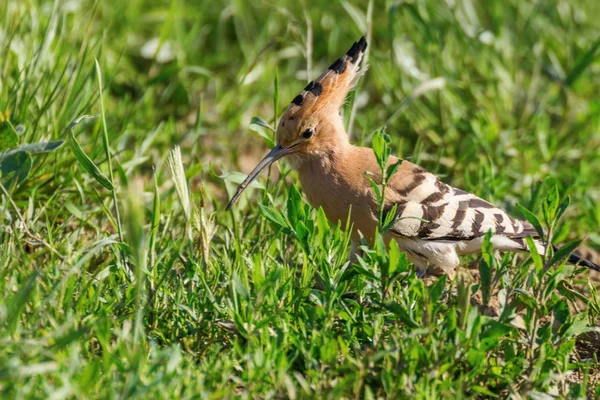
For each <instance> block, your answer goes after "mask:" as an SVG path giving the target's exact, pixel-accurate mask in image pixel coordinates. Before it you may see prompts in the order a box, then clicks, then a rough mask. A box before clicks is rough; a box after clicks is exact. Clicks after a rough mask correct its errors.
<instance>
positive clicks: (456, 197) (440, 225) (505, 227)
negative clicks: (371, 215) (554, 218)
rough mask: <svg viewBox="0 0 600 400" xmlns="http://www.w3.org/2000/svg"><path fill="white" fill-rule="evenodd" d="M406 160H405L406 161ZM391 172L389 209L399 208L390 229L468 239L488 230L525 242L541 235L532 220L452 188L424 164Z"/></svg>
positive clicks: (429, 236)
mask: <svg viewBox="0 0 600 400" xmlns="http://www.w3.org/2000/svg"><path fill="white" fill-rule="evenodd" d="M404 163H407V162H406V161H405V162H403V164H404ZM407 169H410V170H411V173H401V174H398V176H397V177H396V176H395V175H394V176H392V179H391V181H390V182H389V186H388V188H387V189H386V190H388V193H389V196H386V210H385V211H388V212H389V211H390V210H391V209H392V208H393V207H394V205H396V206H397V208H396V223H395V224H394V225H393V227H392V228H391V233H392V234H394V235H397V236H403V237H409V238H418V239H423V240H443V241H467V240H472V239H476V238H479V237H481V236H484V235H485V234H486V233H487V232H488V231H489V230H491V231H492V232H494V233H496V234H501V235H503V236H506V237H508V238H510V239H514V240H515V241H518V242H519V243H520V244H521V245H524V242H523V240H522V239H523V238H525V237H526V236H529V235H531V236H533V237H538V236H539V235H538V233H537V232H536V230H535V229H534V228H533V226H532V225H531V224H529V223H528V222H524V221H519V220H517V219H515V218H513V217H511V216H509V215H508V214H507V213H506V212H504V211H502V210H501V209H499V208H496V207H494V206H493V205H492V204H490V203H488V202H487V201H485V200H482V199H480V198H479V197H477V196H475V195H473V194H470V193H467V192H465V191H463V190H460V189H456V188H453V187H452V186H449V185H447V184H445V183H443V182H442V181H440V180H439V179H438V178H437V177H436V176H435V175H433V174H431V173H429V172H427V171H425V170H424V169H423V168H421V167H419V166H417V165H414V164H410V163H407V165H405V166H404V168H403V170H404V171H406V170H407Z"/></svg>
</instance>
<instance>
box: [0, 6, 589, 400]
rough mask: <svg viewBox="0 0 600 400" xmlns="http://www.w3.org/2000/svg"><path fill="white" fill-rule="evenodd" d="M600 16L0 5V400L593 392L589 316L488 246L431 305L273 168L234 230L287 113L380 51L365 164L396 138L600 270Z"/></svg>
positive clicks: (528, 263)
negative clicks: (351, 61) (340, 71)
mask: <svg viewBox="0 0 600 400" xmlns="http://www.w3.org/2000/svg"><path fill="white" fill-rule="evenodd" d="M599 11H600V10H599V9H598V6H597V4H596V2H594V1H593V0H578V1H575V2H564V1H545V2H537V3H535V2H534V3H530V2H522V1H517V0H514V1H513V0H510V1H505V2H496V3H494V4H489V5H488V4H487V3H486V4H485V5H484V3H476V2H470V1H465V2H443V3H440V2H436V1H415V2H386V4H385V5H384V4H383V3H382V4H379V3H377V2H373V9H372V13H369V12H368V5H367V3H365V4H363V3H361V2H346V1H344V2H340V3H335V2H333V3H332V2H324V3H323V4H319V3H315V4H312V3H311V4H310V7H309V8H306V7H305V6H302V2H292V1H284V2H276V4H275V3H272V2H242V1H234V2H231V3H230V2H218V1H212V2H191V1H184V0H178V1H173V2H167V1H163V2H152V1H147V0H132V1H129V2H120V1H104V2H99V3H95V2H91V1H81V2H77V1H61V0H59V1H55V2H53V1H30V0H27V1H9V2H4V3H1V4H0V21H2V22H0V171H1V173H2V176H1V178H0V183H2V191H1V192H0V393H1V397H2V398H39V397H50V395H53V396H54V398H73V397H75V398H113V397H119V398H133V397H138V398H157V397H168V398H179V397H183V398H190V397H206V398H223V397H234V396H245V397H247V398H261V397H264V398H272V397H284V398H287V397H290V398H321V397H332V398H337V397H346V398H350V397H354V398H374V397H389V398H396V397H407V398H413V397H422V398H425V397H430V398H433V397H444V398H461V397H466V398H474V397H487V396H490V397H492V396H494V395H498V396H500V397H506V396H508V395H513V396H515V398H517V397H518V396H523V397H527V396H529V397H535V396H538V398H541V397H539V396H541V393H548V394H552V395H556V396H560V397H571V398H581V397H585V394H586V393H588V394H590V395H591V394H593V393H594V390H595V386H594V382H596V380H598V376H597V374H596V372H595V370H596V369H597V368H598V365H597V361H596V358H597V353H598V351H599V347H598V346H597V345H595V344H594V343H597V339H596V337H595V336H594V335H596V330H597V328H595V326H596V319H597V317H598V313H599V312H600V303H599V302H598V296H597V292H596V289H595V286H594V283H593V282H595V281H592V283H588V281H587V279H586V278H587V275H577V276H574V275H573V273H574V268H573V267H572V266H565V265H563V264H561V262H559V261H557V262H552V260H544V259H542V258H539V257H535V256H534V257H531V258H524V257H515V256H514V255H510V254H508V255H504V256H503V258H502V259H501V260H497V259H496V258H495V257H493V255H492V253H491V251H490V250H489V249H488V250H486V251H485V252H484V255H483V257H482V260H473V259H465V260H464V266H465V270H466V266H467V265H468V264H469V263H471V262H473V261H478V263H477V264H474V265H475V267H474V268H473V269H472V270H471V271H470V272H468V273H465V274H460V275H459V277H457V278H456V279H455V280H454V281H453V282H448V281H446V280H445V279H441V280H438V281H434V282H424V281H422V280H419V279H417V278H416V276H415V274H414V269H413V266H412V265H410V264H409V263H408V262H407V261H406V259H405V257H404V255H403V254H402V253H400V252H399V251H398V250H397V249H396V248H391V249H386V248H385V246H384V245H383V244H382V243H377V244H376V245H375V248H374V249H368V248H363V249H362V250H363V256H362V257H361V258H360V259H359V260H358V261H357V262H356V263H355V264H352V265H350V264H349V263H348V262H347V260H348V253H349V238H348V235H347V234H345V233H344V232H342V231H340V230H339V229H338V228H337V227H335V226H332V225H331V224H330V223H329V222H328V221H327V220H326V218H325V216H324V214H323V213H322V211H320V210H314V209H312V208H311V207H310V206H308V204H307V203H306V202H305V201H304V200H303V197H302V192H301V188H300V186H299V184H298V182H297V179H296V175H295V173H294V172H293V171H291V169H290V167H289V166H288V165H286V164H285V163H280V164H279V168H278V171H276V170H275V169H274V171H272V173H271V174H270V176H271V180H270V181H269V183H268V184H266V180H265V178H263V179H262V183H258V184H256V185H255V186H254V189H251V190H248V191H247V192H246V193H245V194H244V196H243V198H242V199H241V201H240V202H239V203H238V204H237V205H236V206H235V207H234V209H233V210H232V211H231V212H225V205H226V204H227V199H228V196H229V195H230V194H231V193H232V191H233V189H234V187H235V185H236V184H237V183H239V182H240V179H241V178H243V175H242V174H240V173H238V171H242V172H246V173H247V172H248V171H249V169H250V168H251V167H252V166H253V165H254V163H255V162H256V161H257V160H258V159H259V158H260V157H261V156H262V155H264V154H265V152H266V151H267V148H268V146H269V145H272V132H271V131H270V130H269V129H268V126H274V122H275V119H276V118H274V116H276V115H277V113H278V112H281V110H283V109H284V107H285V106H286V104H287V102H288V101H289V100H291V99H292V98H293V97H294V96H295V95H296V94H297V93H298V92H299V91H300V90H301V89H302V87H304V86H305V84H306V81H307V79H309V78H314V77H316V76H317V75H318V74H319V73H320V72H322V70H323V69H324V68H326V67H327V66H328V65H329V64H331V62H332V61H333V60H335V58H337V57H339V56H340V55H341V54H342V53H343V52H344V51H345V50H346V49H347V48H348V46H349V45H350V44H351V43H352V42H354V41H355V40H357V39H358V38H359V37H360V36H362V35H364V34H368V35H370V37H371V40H370V44H369V51H370V54H369V69H368V71H367V73H366V75H365V76H364V78H363V80H362V82H361V84H360V86H359V88H358V90H357V91H356V92H354V93H353V94H352V95H351V96H350V98H349V101H348V103H347V105H346V106H345V107H344V110H343V111H344V113H343V116H344V118H345V121H346V123H347V124H349V125H350V124H351V125H352V138H353V141H354V142H355V143H359V144H363V145H370V144H371V141H372V138H373V135H374V133H375V132H376V131H377V130H379V129H380V128H382V127H383V126H384V125H385V132H386V133H387V134H388V135H389V136H390V139H391V143H390V146H391V149H392V151H393V152H394V153H395V154H398V155H400V156H401V157H404V158H410V159H412V160H413V161H415V162H418V163H420V164H421V165H422V166H424V167H426V168H427V169H429V170H431V171H433V172H435V173H437V174H438V175H439V176H441V177H442V178H443V179H444V180H445V181H447V182H449V183H452V184H453V185H454V186H458V187H461V188H464V189H466V190H469V191H472V192H475V193H477V194H478V195H480V196H481V197H483V198H485V199H487V200H490V201H493V202H495V203H497V204H498V205H499V206H502V207H504V208H506V209H508V210H509V211H511V213H512V214H513V215H515V216H522V215H521V214H520V213H519V211H518V208H517V207H516V204H517V203H518V204H521V205H523V206H524V207H525V208H527V209H529V210H531V211H532V212H533V213H534V214H535V215H537V216H538V218H539V219H540V220H541V221H544V222H543V225H548V224H554V223H555V222H556V221H557V218H558V216H559V215H558V214H559V212H558V211H557V209H556V207H554V208H553V207H550V208H548V204H549V200H547V199H549V198H550V199H551V200H550V203H552V204H554V203H555V200H554V198H553V197H552V194H553V193H555V188H556V189H558V193H559V196H558V199H557V204H562V203H563V202H565V199H566V198H567V196H569V197H570V205H569V207H568V208H567V210H566V212H565V214H564V215H563V216H562V218H561V219H560V220H558V222H556V225H555V226H554V229H553V240H554V242H555V243H566V242H569V241H571V240H574V239H582V238H587V240H586V242H585V245H587V246H588V247H592V248H595V249H600V235H599V232H600V229H599V227H600V208H598V206H597V205H598V203H599V202H600V178H599V176H600V156H599V152H598V149H599V148H600V134H599V133H598V132H599V131H600V102H599V101H598V96H597V94H598V93H599V92H600V68H599V66H600V64H599V63H598V57H599V56H598V54H599V52H600V49H599V47H600V44H599V43H600V41H599V38H598V32H599V31H600V22H598V21H599V20H598V18H597V15H598V12H599ZM311 38H312V39H311ZM95 59H97V60H98V64H97V65H96V63H95ZM100 74H101V75H100ZM101 88H102V89H103V90H101ZM101 94H102V95H101ZM86 115H91V116H93V117H95V118H81V117H82V116H86ZM253 117H260V119H259V118H254V119H253ZM351 120H352V122H351ZM74 122H77V123H76V124H72V123H74ZM63 141H64V142H66V143H64V144H63ZM177 146H178V147H177ZM15 150H16V151H15ZM8 151H11V152H9V153H7V152H8ZM547 178H550V179H547ZM265 189H268V190H265ZM549 194H550V196H549ZM544 204H546V205H545V206H544ZM544 208H545V209H546V214H547V215H544V212H543V209H544ZM118 212H119V213H118ZM469 275H475V278H476V279H475V281H474V282H473V281H471V280H470V279H469V278H468V276H469ZM582 276H583V277H584V278H582ZM488 306H489V307H488ZM490 310H492V311H490ZM584 343H587V344H586V345H585V346H583V344H584ZM590 343H591V344H590Z"/></svg>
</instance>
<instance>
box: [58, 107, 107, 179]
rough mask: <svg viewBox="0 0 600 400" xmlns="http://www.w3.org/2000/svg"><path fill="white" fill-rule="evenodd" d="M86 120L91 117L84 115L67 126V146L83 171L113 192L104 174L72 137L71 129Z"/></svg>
mask: <svg viewBox="0 0 600 400" xmlns="http://www.w3.org/2000/svg"><path fill="white" fill-rule="evenodd" d="M86 118H93V117H91V116H88V115H84V116H82V117H79V118H78V119H77V120H75V121H74V122H72V123H71V124H70V125H69V127H68V130H69V146H70V147H71V150H72V151H73V155H74V156H75V158H76V159H77V162H79V165H81V166H82V167H83V169H84V170H86V171H87V172H88V173H89V174H90V175H92V176H93V177H94V179H95V180H96V181H97V182H98V183H99V184H101V185H102V186H104V187H105V188H106V189H108V190H113V184H112V183H111V182H110V180H109V179H108V178H107V177H106V175H104V173H103V172H102V171H100V168H98V166H97V165H96V164H94V162H93V161H92V160H91V159H90V158H89V157H88V156H87V154H85V152H84V151H83V149H82V148H81V146H79V143H77V140H75V136H73V127H75V125H77V124H78V123H79V122H80V121H81V120H83V119H86Z"/></svg>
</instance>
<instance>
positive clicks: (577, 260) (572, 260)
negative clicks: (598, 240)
mask: <svg viewBox="0 0 600 400" xmlns="http://www.w3.org/2000/svg"><path fill="white" fill-rule="evenodd" d="M553 248H554V251H555V252H556V250H558V249H559V248H558V247H557V246H553ZM567 262H568V263H569V264H573V265H583V266H584V267H586V268H589V269H592V270H594V271H598V272H600V265H598V264H596V263H594V262H592V261H590V260H588V259H586V258H583V257H582V256H580V255H579V254H577V253H571V254H570V255H569V259H568V261H567Z"/></svg>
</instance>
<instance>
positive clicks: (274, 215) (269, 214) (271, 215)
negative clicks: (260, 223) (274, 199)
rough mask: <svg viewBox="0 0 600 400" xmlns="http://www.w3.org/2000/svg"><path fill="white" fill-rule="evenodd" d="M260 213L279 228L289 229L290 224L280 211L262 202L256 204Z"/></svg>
mask: <svg viewBox="0 0 600 400" xmlns="http://www.w3.org/2000/svg"><path fill="white" fill-rule="evenodd" d="M258 208H259V209H260V212H261V214H262V215H263V216H264V217H265V218H266V219H268V220H269V221H271V222H272V223H273V224H275V225H276V226H277V227H279V228H284V229H289V228H290V226H289V224H288V222H287V221H286V219H285V217H284V216H283V215H282V214H281V212H280V211H278V210H276V209H274V208H272V207H268V206H265V205H262V204H259V205H258Z"/></svg>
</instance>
